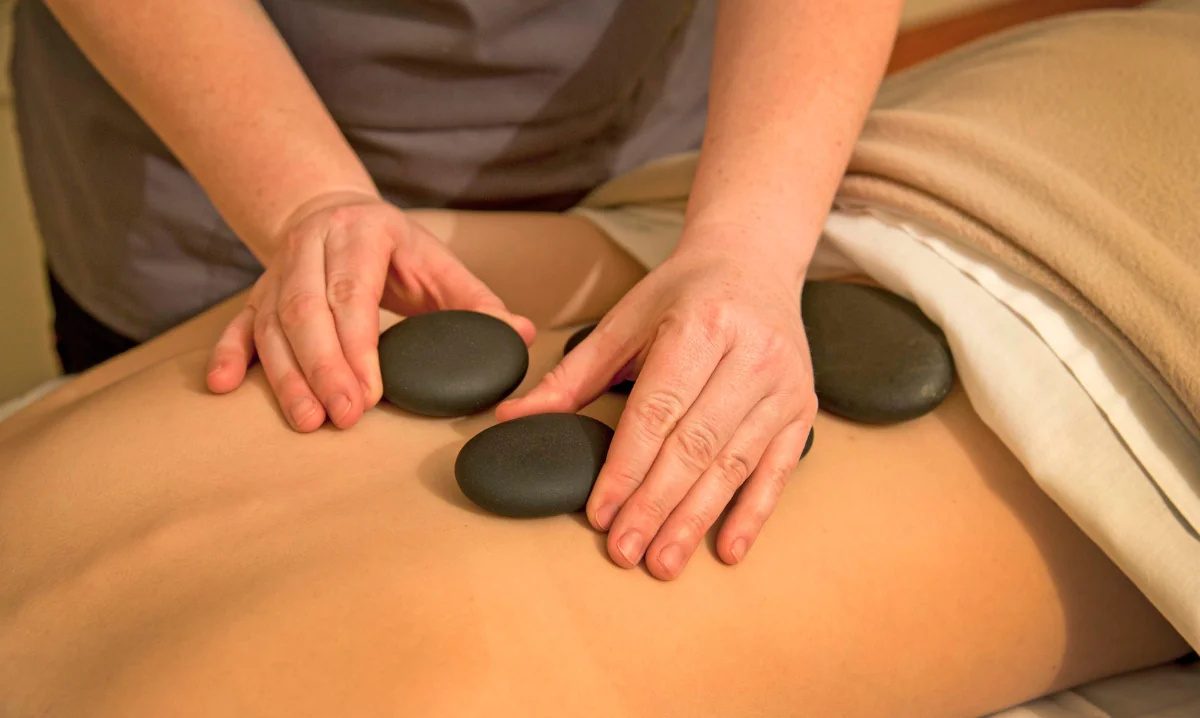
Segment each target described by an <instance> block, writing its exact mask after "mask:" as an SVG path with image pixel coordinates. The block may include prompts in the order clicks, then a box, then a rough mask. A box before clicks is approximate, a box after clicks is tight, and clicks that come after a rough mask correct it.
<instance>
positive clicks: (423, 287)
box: [387, 230, 537, 346]
mask: <svg viewBox="0 0 1200 718" xmlns="http://www.w3.org/2000/svg"><path fill="white" fill-rule="evenodd" d="M418 231H421V230H418ZM426 234H428V232H426ZM430 236H431V235H430ZM422 246H423V247H425V248H426V251H427V253H426V254H425V255H423V256H419V255H418V256H414V255H413V253H412V251H411V249H409V248H407V247H402V248H400V249H397V250H396V252H395V254H394V255H393V258H392V274H391V275H390V276H389V278H388V279H389V281H388V284H387V288H388V290H389V292H390V294H391V297H392V298H394V300H395V301H394V304H395V306H394V307H392V308H394V309H395V310H396V311H397V312H399V313H400V314H402V315H405V316H410V315H413V314H423V313H425V312H431V311H435V310H438V309H466V310H470V311H473V312H480V313H483V314H490V315H491V316H494V317H496V318H497V319H499V320H500V321H502V322H505V323H507V324H508V325H509V326H511V327H512V328H513V329H514V330H516V332H517V333H518V334H520V335H521V338H522V339H523V340H525V344H526V346H528V345H530V344H532V343H533V340H534V338H535V337H536V336H537V330H536V328H535V327H534V324H533V322H532V321H530V320H529V319H528V318H527V317H523V316H521V315H519V314H513V313H512V312H510V311H508V308H507V307H506V306H505V305H504V302H503V301H501V300H500V298H499V297H497V296H496V295H495V294H494V293H492V290H491V289H489V288H488V286H487V285H486V284H484V283H483V281H481V280H480V279H479V278H478V277H476V276H475V275H474V274H472V273H471V271H470V270H468V269H467V268H466V267H465V266H463V264H462V262H460V261H459V260H458V258H457V257H455V256H454V254H453V253H452V252H451V251H450V250H449V249H448V248H446V247H445V246H444V245H443V244H441V243H440V242H438V241H437V240H436V239H431V241H430V242H427V243H424V244H423V245H422Z"/></svg>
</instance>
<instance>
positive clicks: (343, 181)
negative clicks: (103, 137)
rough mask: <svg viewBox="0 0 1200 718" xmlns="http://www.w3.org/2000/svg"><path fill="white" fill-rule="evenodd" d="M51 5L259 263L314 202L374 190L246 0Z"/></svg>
mask: <svg viewBox="0 0 1200 718" xmlns="http://www.w3.org/2000/svg"><path fill="white" fill-rule="evenodd" d="M47 5H49V6H50V8H51V9H52V10H53V12H54V13H55V15H56V16H57V17H58V19H59V21H60V22H61V23H62V25H63V26H64V27H65V28H66V30H67V32H68V33H70V35H71V36H72V37H73V38H74V40H75V41H76V43H77V44H78V45H79V46H80V47H81V48H82V49H83V51H84V52H85V53H86V54H87V56H88V57H89V59H91V61H92V62H93V63H94V64H95V65H96V67H97V68H98V69H99V70H100V72H101V73H103V74H104V75H105V77H106V78H107V79H108V81H109V82H110V83H111V84H112V85H113V87H114V88H116V90H117V91H118V92H120V93H121V94H122V95H123V96H124V97H125V98H126V100H127V101H128V102H129V103H130V104H131V105H132V106H133V107H134V108H135V109H136V110H137V111H138V113H139V114H140V115H141V116H142V117H143V119H144V120H145V121H146V122H147V124H149V125H150V127H151V128H153V129H154V131H155V132H156V133H157V134H158V135H159V136H160V137H161V138H162V139H163V141H164V142H165V143H166V144H167V145H168V146H169V147H170V148H171V150H172V151H173V152H174V153H175V155H176V156H177V157H178V158H179V159H180V161H181V162H182V163H183V164H184V166H185V167H187V169H188V170H189V171H190V172H191V173H192V174H193V176H195V177H196V179H197V180H198V181H199V182H200V184H201V185H202V186H203V187H204V188H205V190H206V191H207V192H208V194H209V196H210V198H211V199H212V201H213V203H214V204H215V205H216V207H217V209H218V210H219V211H220V212H221V213H222V215H223V216H224V217H225V219H226V221H227V222H228V223H229V224H230V226H231V227H232V228H233V229H234V231H235V232H236V233H237V234H238V236H240V237H241V238H242V239H243V241H245V242H246V243H247V244H248V245H249V246H250V248H251V249H252V250H253V251H254V252H255V254H257V255H258V256H259V257H260V258H265V257H268V256H269V255H270V254H271V253H272V251H273V246H272V242H273V240H274V238H275V237H277V236H278V235H279V233H280V230H281V228H282V227H283V225H284V224H285V223H286V222H287V221H288V218H289V217H291V216H292V215H293V214H294V213H296V211H297V209H298V208H299V207H301V206H302V205H304V204H306V203H309V202H311V201H312V200H313V199H314V198H316V197H319V196H322V195H325V194H328V193H331V192H354V193H369V194H375V193H376V191H375V188H374V186H373V184H372V182H371V179H370V177H369V175H368V174H367V172H366V170H365V169H364V168H363V166H362V163H361V162H360V161H359V160H358V158H357V157H356V156H355V154H354V152H353V151H352V150H351V149H350V146H349V144H348V143H347V142H346V140H345V138H344V137H343V136H342V134H341V132H340V131H339V129H338V127H337V125H336V124H335V123H334V121H333V119H332V118H331V117H330V116H329V113H328V111H327V110H326V109H325V107H324V105H323V104H322V103H321V100H320V98H319V97H318V96H317V94H316V92H315V91H314V90H313V88H312V86H311V84H310V83H309V82H308V79H307V78H306V77H305V76H304V73H303V71H302V70H301V69H300V66H299V65H298V64H297V62H296V60H295V59H294V58H293V57H292V55H291V52H290V51H289V50H288V48H287V46H286V44H285V43H284V42H283V40H282V38H280V37H279V34H278V33H277V31H276V30H275V28H274V26H273V25H272V24H271V22H270V19H269V18H268V17H267V16H266V14H265V13H264V12H263V10H262V8H261V7H260V6H259V5H258V3H257V2H254V0H207V1H206V2H156V1H155V0H47Z"/></svg>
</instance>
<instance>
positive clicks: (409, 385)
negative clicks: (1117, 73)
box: [379, 310, 529, 417]
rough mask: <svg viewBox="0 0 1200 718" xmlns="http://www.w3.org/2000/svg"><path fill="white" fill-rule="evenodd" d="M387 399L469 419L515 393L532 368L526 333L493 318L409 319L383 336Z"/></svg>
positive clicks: (452, 314)
mask: <svg viewBox="0 0 1200 718" xmlns="http://www.w3.org/2000/svg"><path fill="white" fill-rule="evenodd" d="M379 368H380V370H381V371H382V373H383V396H384V397H385V398H386V399H387V400H388V401H389V402H391V403H392V404H395V405H396V406H398V407H400V408H401V409H404V410H406V411H411V412H413V413H415V414H424V415H425V416H439V417H448V416H467V415H468V414H475V413H477V412H480V411H483V410H484V409H487V408H488V407H490V406H493V405H495V404H497V403H499V402H500V401H501V400H503V399H504V398H505V397H507V396H508V395H509V394H511V393H512V392H513V391H514V390H515V389H516V388H517V386H519V385H520V383H521V381H522V380H523V379H524V378H525V372H526V371H527V370H528V369H529V351H528V349H526V347H525V341H524V340H523V339H521V335H520V334H518V333H517V332H516V330H515V329H513V328H512V327H510V326H509V325H508V324H505V323H504V322H502V321H500V320H499V319H496V318H495V317H492V316H489V315H487V314H480V313H478V312H468V311H458V310H451V311H442V312H430V313H429V314H421V315H418V316H415V317H409V318H408V319H405V320H403V321H401V322H399V323H398V324H396V325H395V326H393V327H391V328H390V329H388V330H387V331H386V332H384V333H383V334H382V335H380V337H379Z"/></svg>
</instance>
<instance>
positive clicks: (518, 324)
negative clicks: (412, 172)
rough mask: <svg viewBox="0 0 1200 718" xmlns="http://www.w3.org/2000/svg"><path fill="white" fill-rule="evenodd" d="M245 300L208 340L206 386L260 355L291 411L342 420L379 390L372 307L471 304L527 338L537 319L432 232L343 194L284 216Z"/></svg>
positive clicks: (306, 417)
mask: <svg viewBox="0 0 1200 718" xmlns="http://www.w3.org/2000/svg"><path fill="white" fill-rule="evenodd" d="M277 246H279V250H278V252H277V254H276V255H275V256H274V257H273V258H272V260H271V261H270V262H269V263H268V264H267V268H266V271H265V272H264V273H263V275H262V276H261V277H260V278H259V280H258V282H257V283H256V284H255V285H254V289H253V290H252V291H251V293H250V299H249V302H248V303H247V304H246V308H245V309H243V310H242V312H241V313H240V314H238V315H237V317H235V318H234V319H233V321H232V322H230V324H229V326H228V327H227V328H226V329H225V332H224V334H223V335H222V336H221V339H220V341H219V342H218V343H217V346H216V348H215V349H214V350H213V353H212V359H211V362H210V365H209V374H208V386H209V388H210V389H211V390H212V391H214V392H217V393H225V392H229V391H232V390H233V389H235V388H236V387H237V386H239V385H240V384H241V383H242V380H243V378H244V377H245V375H246V368H247V366H248V365H249V364H250V362H251V361H252V360H253V358H254V356H255V354H257V355H258V358H259V360H260V361H261V363H262V366H263V371H264V373H265V374H266V377H267V380H268V381H269V382H270V385H271V389H272V391H273V392H274V393H275V396H276V398H277V399H278V401H279V405H280V408H281V409H282V410H283V413H284V415H285V416H286V417H287V420H288V422H289V423H290V424H291V425H292V427H293V428H295V429H296V430H298V431H313V430H315V429H317V428H318V427H320V426H321V425H322V424H323V423H324V422H325V419H326V418H327V417H328V419H329V420H330V421H332V422H333V423H334V424H335V425H336V426H338V427H340V428H348V427H350V426H352V425H354V423H355V422H357V421H358V419H359V418H360V417H361V416H362V414H363V412H364V411H365V410H367V409H369V408H371V407H372V406H374V405H375V404H376V403H378V401H379V399H380V397H381V396H382V394H383V381H382V379H381V377H380V373H379V356H378V343H379V306H380V304H381V302H382V304H383V306H384V307H386V308H387V309H390V310H392V311H394V312H396V313H398V314H401V315H405V316H411V315H415V314H421V313H423V312H428V311H433V310H438V309H471V310H474V311H479V312H484V313H487V314H491V315H493V316H496V317H499V318H500V319H503V320H504V321H506V322H508V323H509V324H511V325H512V326H513V327H514V328H515V329H516V330H517V331H518V332H520V334H521V335H522V337H523V338H524V339H525V341H526V342H527V343H528V342H532V341H533V336H534V328H533V323H532V322H530V321H529V320H528V319H525V318H524V317H520V316H516V315H514V314H511V313H510V312H508V310H506V309H505V307H504V304H503V302H501V301H500V299H498V298H497V297H496V295H495V294H493V293H492V292H491V291H490V290H489V289H488V288H487V287H486V286H485V285H484V284H483V283H482V282H481V281H480V280H479V279H478V278H476V277H475V276H474V275H472V274H471V273H470V272H469V271H467V269H466V268H465V267H463V266H462V264H461V263H460V262H459V261H458V259H457V258H455V257H454V255H453V254H452V253H451V252H450V250H449V249H448V248H446V246H445V245H443V244H442V243H441V242H440V241H438V239H437V238H436V237H434V236H433V235H432V234H430V233H429V231H428V230H426V229H425V228H424V227H422V226H420V225H419V224H417V223H416V222H414V221H412V220H410V219H409V218H408V216H407V215H405V214H404V213H403V212H401V211H400V210H399V209H397V208H396V207H395V206H393V205H391V204H389V203H387V202H385V201H383V200H380V199H379V198H377V197H373V196H370V195H352V196H348V197H338V198H336V200H335V201H334V202H332V203H330V202H326V203H322V204H320V205H319V208H317V209H315V210H314V211H311V212H308V213H304V214H302V215H301V216H299V217H297V218H295V219H294V220H293V221H291V222H290V223H289V226H288V227H287V228H286V229H285V231H284V232H283V236H282V238H281V240H280V242H279V244H278V245H277Z"/></svg>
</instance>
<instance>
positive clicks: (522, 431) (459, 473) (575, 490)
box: [454, 414, 613, 518]
mask: <svg viewBox="0 0 1200 718" xmlns="http://www.w3.org/2000/svg"><path fill="white" fill-rule="evenodd" d="M612 438H613V430H612V429H610V428H609V427H608V426H606V425H605V424H603V423H601V422H599V421H596V420H595V419H592V418H590V417H587V416H582V415H580V414H535V415H534V416H527V417H523V418H521V419H514V420H512V421H506V422H503V423H500V424H496V425H495V426H492V427H491V428H488V429H485V430H484V431H482V432H480V433H479V434H476V435H475V437H474V438H472V439H471V440H470V441H468V442H467V443H466V445H465V446H463V448H462V450H461V451H459V452H458V459H457V460H456V461H455V462H454V478H455V479H457V481H458V486H459V488H461V489H462V492H463V494H465V495H466V497H467V498H468V499H470V500H471V501H472V502H473V503H475V505H477V506H479V507H480V508H482V509H484V510H485V511H489V512H491V513H494V514H499V515H501V516H511V517H516V518H533V517H540V516H556V515H558V514H569V513H574V512H576V511H582V510H583V508H584V507H585V506H586V505H587V500H588V495H589V494H591V492H592V485H593V484H595V483H596V477H597V476H599V475H600V467H601V466H603V465H604V460H605V458H606V457H607V456H608V446H609V444H610V443H611V442H612Z"/></svg>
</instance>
